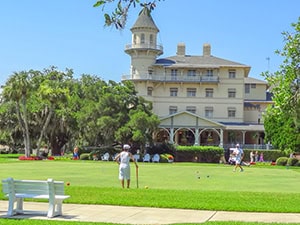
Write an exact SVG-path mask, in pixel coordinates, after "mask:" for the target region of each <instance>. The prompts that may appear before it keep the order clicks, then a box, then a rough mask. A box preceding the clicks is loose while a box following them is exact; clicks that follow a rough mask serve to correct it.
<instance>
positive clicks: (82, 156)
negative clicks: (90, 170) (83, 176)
mask: <svg viewBox="0 0 300 225" xmlns="http://www.w3.org/2000/svg"><path fill="white" fill-rule="evenodd" d="M89 159H90V154H89V153H82V154H81V155H80V160H89Z"/></svg>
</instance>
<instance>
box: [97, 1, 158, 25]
mask: <svg viewBox="0 0 300 225" xmlns="http://www.w3.org/2000/svg"><path fill="white" fill-rule="evenodd" d="M157 1H160V0H153V1H149V2H145V3H140V0H118V1H117V0H100V1H96V2H95V4H94V7H102V11H105V7H106V6H107V5H108V4H113V3H114V6H113V8H114V10H113V12H111V13H104V20H105V26H115V28H116V29H120V30H121V29H124V28H125V25H126V22H127V16H128V11H129V9H130V8H131V7H136V5H137V4H139V5H140V6H141V7H143V8H145V9H147V10H148V11H149V13H150V12H151V11H152V10H153V9H154V8H155V7H156V3H155V2H157Z"/></svg>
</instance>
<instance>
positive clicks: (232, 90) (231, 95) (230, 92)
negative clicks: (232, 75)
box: [228, 88, 236, 98]
mask: <svg viewBox="0 0 300 225" xmlns="http://www.w3.org/2000/svg"><path fill="white" fill-rule="evenodd" d="M235 94H236V90H235V88H229V89H228V98H235Z"/></svg>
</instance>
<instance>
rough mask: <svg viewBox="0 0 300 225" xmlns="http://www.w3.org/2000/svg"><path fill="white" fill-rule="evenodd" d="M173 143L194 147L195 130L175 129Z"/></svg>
mask: <svg viewBox="0 0 300 225" xmlns="http://www.w3.org/2000/svg"><path fill="white" fill-rule="evenodd" d="M173 142H174V143H175V144H178V145H194V143H195V130H194V129H191V128H184V127H182V128H177V129H176V130H175V132H174V137H173Z"/></svg>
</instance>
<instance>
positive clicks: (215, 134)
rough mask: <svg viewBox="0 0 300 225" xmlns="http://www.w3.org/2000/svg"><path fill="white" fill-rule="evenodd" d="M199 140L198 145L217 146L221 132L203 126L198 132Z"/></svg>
mask: <svg viewBox="0 0 300 225" xmlns="http://www.w3.org/2000/svg"><path fill="white" fill-rule="evenodd" d="M199 140H200V145H212V146H219V145H220V140H221V134H220V132H219V131H218V130H217V129H215V128H204V129H202V130H201V131H200V133H199Z"/></svg>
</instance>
